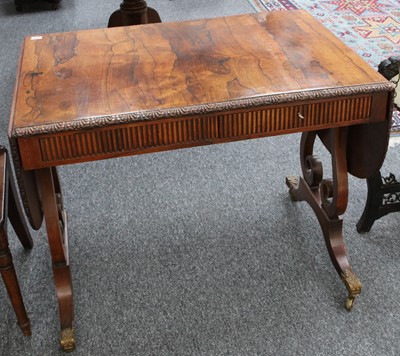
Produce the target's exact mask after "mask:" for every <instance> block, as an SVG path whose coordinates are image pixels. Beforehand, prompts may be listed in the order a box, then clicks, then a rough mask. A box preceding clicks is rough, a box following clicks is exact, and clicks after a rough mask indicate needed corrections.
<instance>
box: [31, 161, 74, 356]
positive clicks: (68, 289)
mask: <svg viewBox="0 0 400 356" xmlns="http://www.w3.org/2000/svg"><path fill="white" fill-rule="evenodd" d="M36 176H37V182H38V186H39V190H40V195H41V198H42V204H43V211H44V217H45V220H46V229H47V236H48V240H49V246H50V253H51V258H52V262H53V275H54V283H55V287H56V292H57V299H58V306H59V312H60V326H61V339H60V343H61V347H62V349H63V350H64V351H72V350H73V349H74V348H75V336H74V327H73V318H74V317H73V300H72V279H71V272H70V268H69V261H68V237H67V220H66V214H65V211H64V209H63V203H62V196H61V190H60V183H59V178H58V174H57V170H56V168H44V169H40V170H37V171H36Z"/></svg>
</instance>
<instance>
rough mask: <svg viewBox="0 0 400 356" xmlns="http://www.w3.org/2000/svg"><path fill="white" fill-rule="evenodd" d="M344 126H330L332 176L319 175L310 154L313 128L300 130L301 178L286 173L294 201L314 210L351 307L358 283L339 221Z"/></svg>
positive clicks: (344, 188) (344, 187)
mask: <svg viewBox="0 0 400 356" xmlns="http://www.w3.org/2000/svg"><path fill="white" fill-rule="evenodd" d="M346 130H347V129H346V128H337V129H331V130H330V144H331V147H330V152H331V156H332V174H333V177H332V179H323V169H322V163H321V161H320V159H319V158H318V157H317V156H314V155H313V147H314V142H315V138H316V134H317V133H316V132H305V133H303V134H302V138H301V144H300V156H301V166H302V171H303V178H297V177H287V178H286V184H287V185H288V187H289V188H290V189H289V193H290V196H291V197H292V199H293V200H295V201H303V200H305V201H307V202H308V203H309V204H310V206H311V207H312V209H313V210H314V213H315V214H316V216H317V218H318V221H319V224H320V225H321V229H322V232H323V235H324V238H325V243H326V247H327V249H328V252H329V256H330V258H331V261H332V263H333V266H334V267H335V269H336V271H337V272H338V274H339V276H340V277H341V279H342V281H343V283H344V284H345V286H346V288H347V290H348V297H347V299H346V303H345V307H346V309H347V310H351V308H352V307H353V304H354V300H355V298H356V296H357V295H358V294H359V293H360V292H361V283H360V281H359V280H358V278H357V277H356V276H355V274H354V273H353V271H352V269H351V267H350V263H349V261H348V259H347V256H346V250H345V245H344V239H343V221H342V219H341V218H340V216H341V215H342V214H343V213H344V212H345V210H346V207H347V197H348V181H347V160H346V138H347V131H346Z"/></svg>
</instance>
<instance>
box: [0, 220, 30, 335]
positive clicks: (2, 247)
mask: <svg viewBox="0 0 400 356" xmlns="http://www.w3.org/2000/svg"><path fill="white" fill-rule="evenodd" d="M0 272H1V277H2V278H3V281H4V285H5V286H6V289H7V293H8V295H9V297H10V300H11V304H12V306H13V308H14V311H15V315H16V316H17V320H18V326H19V327H20V328H21V330H22V332H23V334H24V335H26V336H30V335H31V334H32V332H31V322H30V320H29V318H28V315H27V314H26V310H25V306H24V302H23V300H22V295H21V290H20V288H19V284H18V279H17V275H16V274H15V269H14V264H13V260H12V256H11V253H10V249H9V247H8V239H7V232H6V228H5V226H4V225H2V226H1V227H0Z"/></svg>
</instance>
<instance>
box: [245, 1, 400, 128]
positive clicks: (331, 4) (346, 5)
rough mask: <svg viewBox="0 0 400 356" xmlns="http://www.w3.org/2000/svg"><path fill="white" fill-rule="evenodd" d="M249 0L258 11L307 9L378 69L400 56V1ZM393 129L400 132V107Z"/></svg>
mask: <svg viewBox="0 0 400 356" xmlns="http://www.w3.org/2000/svg"><path fill="white" fill-rule="evenodd" d="M248 1H249V2H250V3H251V4H252V5H253V7H254V8H255V9H256V10H257V11H286V10H294V9H304V10H307V11H308V12H309V13H310V14H311V15H313V16H314V17H315V18H316V19H318V20H319V21H320V22H321V23H323V24H324V25H325V26H326V27H327V28H328V29H329V30H330V31H331V32H333V33H334V34H335V35H336V36H337V37H339V38H340V39H341V40H342V41H343V42H344V43H346V44H347V45H348V46H349V47H350V48H352V49H353V50H354V51H355V52H357V53H358V54H359V55H360V56H361V57H362V58H364V60H365V61H366V62H368V63H369V64H370V65H371V66H373V67H374V68H376V69H377V68H378V65H379V63H380V62H382V61H383V60H384V59H387V58H389V57H390V56H393V55H395V56H399V55H400V0H248ZM399 86H400V84H399ZM397 91H398V92H399V89H398V90H397ZM399 96H400V94H399ZM398 101H399V97H397V98H396V102H398ZM392 131H393V132H396V133H400V111H399V110H398V107H397V109H395V110H394V113H393V126H392Z"/></svg>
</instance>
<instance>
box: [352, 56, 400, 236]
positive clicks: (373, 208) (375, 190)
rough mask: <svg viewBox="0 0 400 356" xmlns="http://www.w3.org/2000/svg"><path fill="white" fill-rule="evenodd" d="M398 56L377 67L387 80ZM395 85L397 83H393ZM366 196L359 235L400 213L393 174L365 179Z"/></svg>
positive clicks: (399, 62) (399, 63)
mask: <svg viewBox="0 0 400 356" xmlns="http://www.w3.org/2000/svg"><path fill="white" fill-rule="evenodd" d="M399 71H400V56H397V57H396V56H393V57H390V58H389V59H385V60H384V61H382V62H381V63H380V64H379V66H378V72H379V73H381V74H382V75H383V76H384V77H385V78H386V79H387V80H391V79H392V78H394V77H395V76H397V75H398V74H399ZM395 84H396V85H397V83H395ZM367 186H368V196H367V202H366V204H365V208H364V211H363V213H362V215H361V217H360V219H359V220H358V222H357V225H356V226H357V231H358V232H359V233H364V232H368V231H370V230H371V227H372V225H373V224H374V222H375V221H376V220H378V219H380V218H381V217H382V216H385V215H387V214H389V213H394V212H397V211H400V183H399V182H398V181H397V180H396V177H395V176H394V175H393V174H390V175H389V176H388V177H384V176H382V174H381V172H380V171H378V172H377V173H376V174H374V175H373V176H371V177H370V178H367Z"/></svg>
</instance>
